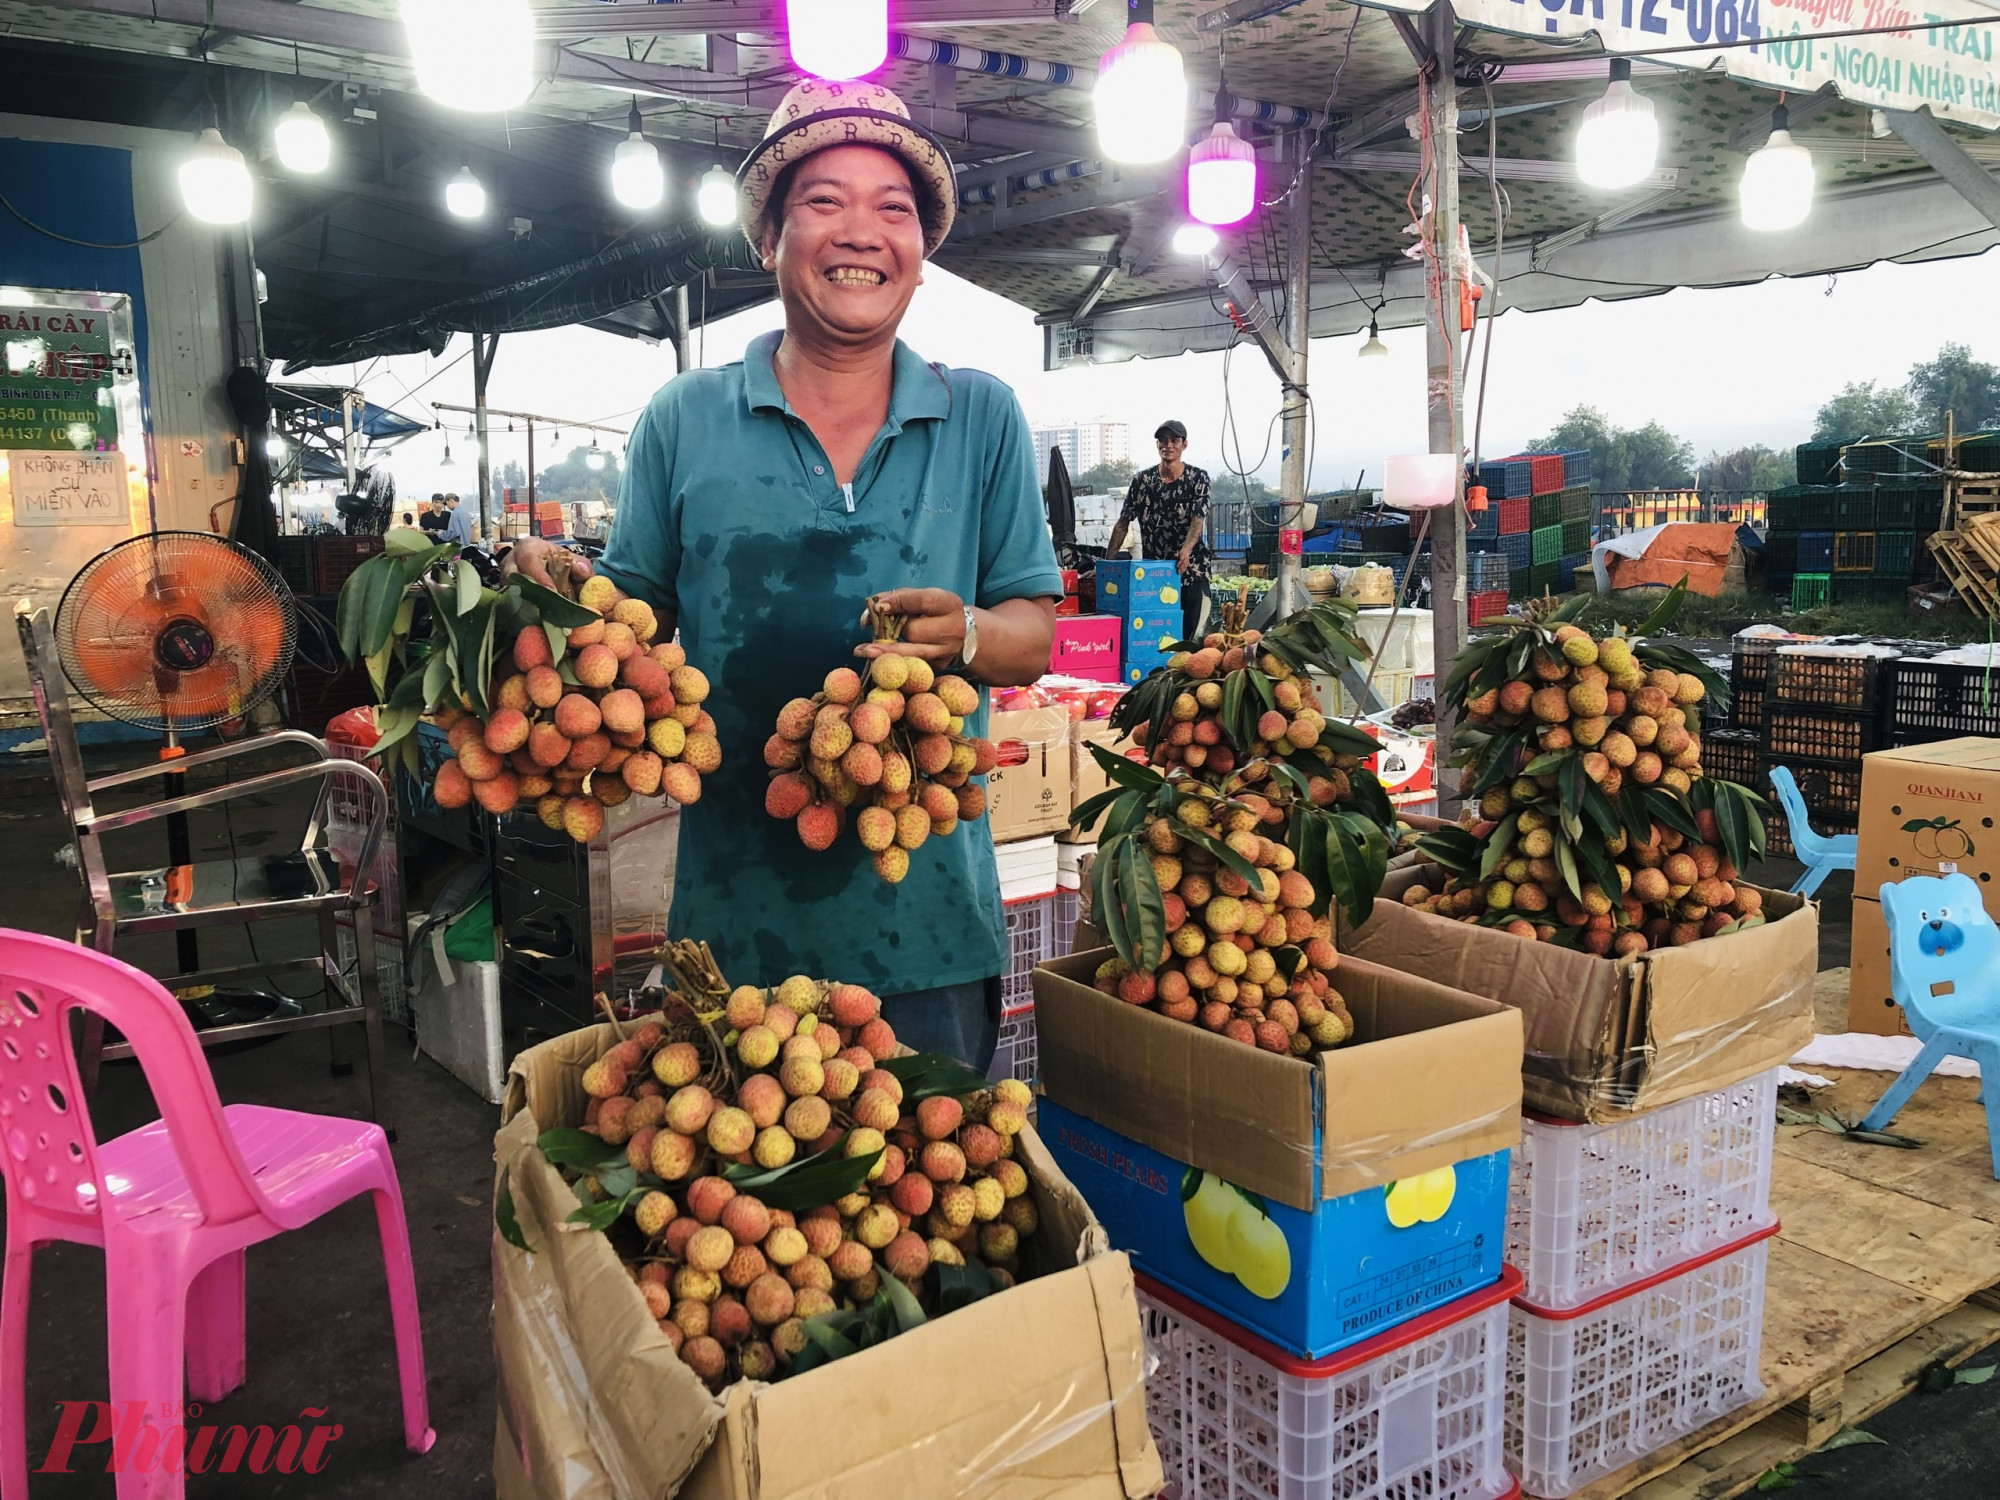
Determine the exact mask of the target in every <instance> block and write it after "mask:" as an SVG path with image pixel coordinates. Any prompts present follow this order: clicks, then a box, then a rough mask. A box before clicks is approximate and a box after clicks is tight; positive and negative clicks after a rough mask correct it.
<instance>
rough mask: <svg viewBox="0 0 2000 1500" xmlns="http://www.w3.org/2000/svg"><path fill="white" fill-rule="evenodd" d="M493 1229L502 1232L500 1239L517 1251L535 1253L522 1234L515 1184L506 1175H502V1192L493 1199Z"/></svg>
mask: <svg viewBox="0 0 2000 1500" xmlns="http://www.w3.org/2000/svg"><path fill="white" fill-rule="evenodd" d="M493 1227H494V1228H495V1229H497V1230H499V1231H500V1238H501V1239H503V1240H505V1241H506V1242H507V1243H508V1244H510V1245H512V1246H513V1247H514V1248H515V1249H516V1250H524V1251H527V1252H528V1253H529V1254H531V1255H532V1254H533V1253H534V1249H535V1247H534V1246H533V1245H530V1244H529V1243H528V1237H527V1235H525V1234H523V1233H522V1232H521V1216H520V1215H519V1214H518V1213H516V1212H515V1210H514V1184H513V1182H512V1181H510V1180H509V1178H508V1176H507V1174H505V1173H502V1174H501V1177H500V1191H499V1192H498V1193H497V1194H495V1195H494V1199H493Z"/></svg>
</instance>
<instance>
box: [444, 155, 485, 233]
mask: <svg viewBox="0 0 2000 1500" xmlns="http://www.w3.org/2000/svg"><path fill="white" fill-rule="evenodd" d="M444 206H445V207H446V208H447V209H449V210H450V211H451V213H452V216H453V217H454V218H459V219H476V218H478V217H479V216H480V215H481V214H483V213H485V212H486V189H485V188H484V187H483V186H482V185H481V184H480V181H479V179H478V178H477V177H474V176H473V175H472V163H470V162H467V163H466V164H465V165H464V166H462V167H460V168H459V169H458V175H457V176H456V177H454V178H452V179H451V181H449V182H447V183H446V184H445V185H444Z"/></svg>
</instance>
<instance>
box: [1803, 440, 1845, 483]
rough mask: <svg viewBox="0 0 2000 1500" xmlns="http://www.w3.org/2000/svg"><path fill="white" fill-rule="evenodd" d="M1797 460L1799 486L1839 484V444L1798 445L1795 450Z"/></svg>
mask: <svg viewBox="0 0 2000 1500" xmlns="http://www.w3.org/2000/svg"><path fill="white" fill-rule="evenodd" d="M1797 458H1798V465H1799V483H1800V484H1802V485H1804V484H1837V483H1838V482H1839V480H1840V444H1839V443H1800V444H1799V446H1798V450H1797Z"/></svg>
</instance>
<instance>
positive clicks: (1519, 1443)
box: [1507, 1071, 1778, 1500]
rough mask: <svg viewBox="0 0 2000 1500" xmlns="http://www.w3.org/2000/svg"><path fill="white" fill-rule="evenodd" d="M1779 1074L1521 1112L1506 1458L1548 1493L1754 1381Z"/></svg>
mask: <svg viewBox="0 0 2000 1500" xmlns="http://www.w3.org/2000/svg"><path fill="white" fill-rule="evenodd" d="M1777 1090H1778V1075H1777V1073H1776V1071H1772V1072H1767V1073H1761V1074H1758V1075H1755V1076H1754V1077H1751V1078H1747V1079H1744V1080H1743V1081H1742V1082H1740V1083H1736V1084H1732V1085H1730V1086H1729V1087H1727V1088H1723V1089H1718V1090H1716V1091H1715V1092H1714V1093H1709V1094H1702V1095H1698V1096H1697V1097H1695V1098H1692V1099H1684V1100H1682V1101H1680V1102H1679V1103H1677V1104H1669V1105H1665V1106H1663V1107H1661V1108H1659V1109H1655V1110H1649V1111H1647V1112H1645V1113H1643V1114H1638V1115H1633V1116H1630V1117H1628V1118H1626V1119H1622V1120H1618V1121H1616V1122H1613V1123H1611V1124H1606V1125H1581V1124H1574V1123H1571V1122H1569V1121H1566V1120H1556V1119H1550V1118H1547V1117H1544V1116H1537V1115H1530V1116H1528V1117H1526V1118H1525V1119H1524V1120H1523V1121H1522V1132H1521V1134H1522V1138H1521V1145H1520V1149H1519V1150H1518V1151H1517V1152H1516V1153H1515V1156H1514V1167H1513V1184H1512V1191H1511V1193H1510V1196H1509V1210H1508V1223H1507V1260H1508V1263H1509V1265H1511V1266H1512V1267H1514V1268H1515V1269H1516V1270H1518V1271H1520V1273H1521V1274H1522V1277H1523V1280H1524V1283H1525V1285H1524V1286H1523V1289H1522V1291H1521V1293H1520V1295H1518V1296H1517V1297H1515V1298H1514V1301H1513V1308H1512V1312H1511V1322H1510V1326H1509V1330H1508V1345H1507V1459H1508V1464H1509V1466H1510V1467H1511V1468H1512V1469H1513V1470H1514V1472H1515V1473H1516V1474H1517V1475H1518V1476H1519V1477H1520V1481H1521V1488H1522V1490H1523V1491H1525V1492H1526V1493H1528V1494H1531V1495H1536V1496H1544V1497H1548V1500H1559V1497H1561V1496H1565V1495H1571V1494H1574V1493H1576V1492H1577V1491H1578V1490H1580V1489H1583V1488H1584V1487H1585V1486H1587V1485H1588V1484H1589V1483H1590V1482H1591V1481H1592V1480H1593V1479H1595V1478H1597V1477H1598V1476H1599V1475H1602V1474H1607V1473H1609V1472H1611V1471H1612V1470H1614V1469H1618V1468H1621V1467H1623V1466H1624V1465H1626V1464H1628V1463H1630V1462H1631V1461H1632V1460H1634V1459H1636V1458H1640V1457H1642V1456H1644V1455H1645V1454H1647V1453H1650V1452H1652V1451H1654V1450H1655V1449H1658V1448H1660V1447H1663V1446H1665V1445H1666V1444H1667V1443H1670V1442H1672V1441H1673V1440H1674V1439H1675V1438H1677V1437H1680V1436H1681V1435H1683V1434H1685V1433H1688V1432H1692V1431H1694V1430H1695V1429H1696V1428H1699V1427H1703V1426H1706V1425H1707V1424H1708V1423H1710V1422H1713V1421H1715V1420H1716V1419H1717V1418H1719V1417H1722V1416H1724V1415H1726V1414H1727V1413H1729V1412H1731V1411H1733V1410H1735V1409H1737V1408H1738V1407H1741V1406H1743V1405H1745V1404H1746V1403H1748V1402H1751V1401H1754V1400H1756V1399H1757V1398H1758V1397H1759V1396H1760V1395H1762V1394H1763V1389H1764V1388H1763V1383H1762V1381H1761V1380H1760V1379H1759V1378H1758V1360H1759V1354H1760V1351H1761V1348H1762V1344H1763V1324H1764V1285H1765V1273H1766V1262H1767V1259H1768V1256H1769V1252H1770V1244H1769V1242H1770V1239H1771V1237H1772V1236H1773V1235H1775V1234H1776V1233H1777V1232H1778V1223H1777V1220H1776V1219H1775V1218H1773V1217H1772V1215H1771V1210H1770V1196H1771V1158H1772V1149H1773V1145H1774V1135H1775V1129H1774V1126H1775V1121H1776V1107H1777Z"/></svg>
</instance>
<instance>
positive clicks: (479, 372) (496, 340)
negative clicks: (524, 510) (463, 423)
mask: <svg viewBox="0 0 2000 1500" xmlns="http://www.w3.org/2000/svg"><path fill="white" fill-rule="evenodd" d="M499 352H500V335H499V334H497V333H493V334H478V333H475V334H474V335H473V336H472V424H473V428H474V431H475V433H476V438H477V441H478V443H479V534H480V536H481V537H482V538H483V539H484V540H485V542H486V545H487V546H488V547H491V546H492V545H493V543H494V539H495V536H496V533H495V531H494V529H493V522H492V520H491V519H490V514H491V511H492V506H493V454H492V452H491V451H490V446H489V444H488V443H487V441H486V377H487V376H489V375H491V374H492V373H493V356H494V355H496V354H498V353H499Z"/></svg>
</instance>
